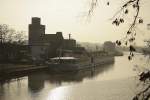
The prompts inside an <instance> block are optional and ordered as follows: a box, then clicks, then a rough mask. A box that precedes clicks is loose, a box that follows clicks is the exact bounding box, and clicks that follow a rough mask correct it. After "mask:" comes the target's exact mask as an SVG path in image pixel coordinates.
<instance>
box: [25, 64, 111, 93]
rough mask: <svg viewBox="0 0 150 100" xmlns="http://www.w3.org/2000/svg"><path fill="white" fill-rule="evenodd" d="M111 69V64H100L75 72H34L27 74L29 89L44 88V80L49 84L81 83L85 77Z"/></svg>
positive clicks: (36, 90)
mask: <svg viewBox="0 0 150 100" xmlns="http://www.w3.org/2000/svg"><path fill="white" fill-rule="evenodd" d="M111 69H113V64H109V65H102V66H98V67H95V68H92V69H86V70H80V71H76V72H66V73H60V74H58V73H57V74H54V73H53V74H51V73H50V72H48V71H46V72H36V73H33V74H30V75H28V88H29V91H32V92H38V91H41V90H42V89H43V88H44V85H45V81H47V82H49V84H55V85H57V86H62V85H63V83H67V84H70V83H75V84H76V83H81V82H82V81H83V80H84V79H85V78H88V79H92V78H94V77H96V76H97V75H99V74H102V73H104V72H106V71H109V70H111Z"/></svg>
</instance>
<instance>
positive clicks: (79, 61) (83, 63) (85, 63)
mask: <svg viewBox="0 0 150 100" xmlns="http://www.w3.org/2000/svg"><path fill="white" fill-rule="evenodd" d="M110 63H114V57H113V56H103V57H86V58H84V59H83V58H77V57H73V56H67V57H54V58H50V60H49V61H48V63H47V64H48V68H49V70H50V71H52V72H70V71H78V70H84V69H89V68H94V67H97V66H99V65H103V64H110Z"/></svg>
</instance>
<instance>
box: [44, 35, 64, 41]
mask: <svg viewBox="0 0 150 100" xmlns="http://www.w3.org/2000/svg"><path fill="white" fill-rule="evenodd" d="M60 39H63V37H62V36H60V35H57V34H45V35H44V36H43V40H44V41H46V42H48V41H56V40H60Z"/></svg>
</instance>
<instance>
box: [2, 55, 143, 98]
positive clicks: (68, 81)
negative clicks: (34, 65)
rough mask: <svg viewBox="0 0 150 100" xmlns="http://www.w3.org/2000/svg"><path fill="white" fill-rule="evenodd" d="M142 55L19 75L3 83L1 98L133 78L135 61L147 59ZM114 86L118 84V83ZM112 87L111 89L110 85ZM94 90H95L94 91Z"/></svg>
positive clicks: (39, 94)
mask: <svg viewBox="0 0 150 100" xmlns="http://www.w3.org/2000/svg"><path fill="white" fill-rule="evenodd" d="M139 56H140V55H139ZM139 56H137V58H138V59H137V58H136V57H135V58H134V60H133V61H130V62H129V61H128V59H127V57H128V55H125V56H123V57H115V63H114V64H110V65H105V66H104V65H102V66H98V67H96V68H95V69H88V70H82V71H78V72H70V73H62V74H52V73H51V72H49V71H43V72H41V71H40V72H35V73H32V74H28V75H25V76H24V77H22V76H17V77H19V78H16V77H15V78H12V79H10V80H9V81H6V82H4V83H3V84H1V86H0V100H46V99H47V97H48V95H49V93H50V92H51V91H53V90H55V88H56V89H58V90H59V88H58V87H64V86H65V85H67V86H69V85H71V86H72V84H73V85H74V84H79V85H80V84H83V83H86V82H87V83H90V82H91V83H93V82H94V83H95V82H97V83H102V82H98V81H104V80H113V79H123V78H127V77H131V76H133V75H135V73H134V72H133V64H135V63H136V64H137V63H140V64H142V62H144V61H145V60H144V59H145V58H143V60H141V59H139ZM106 83H107V82H106ZM122 83H124V82H121V84H122ZM115 84H116V83H114V85H115ZM83 85H84V84H83ZM109 85H110V84H109V83H108V84H107V86H105V84H104V85H103V86H102V85H98V87H96V86H95V84H91V85H90V87H91V89H92V88H93V87H95V88H94V89H96V88H99V86H101V87H102V89H108V86H109ZM75 86H76V85H75ZM115 86H116V87H117V85H115ZM109 87H110V88H111V86H109ZM79 88H81V89H79V90H77V91H75V93H77V92H78V91H83V92H84V90H82V89H84V87H83V88H82V87H79ZM85 88H87V89H86V90H85V91H87V90H88V88H89V87H85ZM94 89H92V90H93V91H94ZM117 89H118V90H120V91H122V90H123V89H124V88H121V87H118V88H117ZM68 91H69V92H68V93H71V92H70V91H72V90H71V88H68ZM120 91H119V92H120ZM66 92H67V90H66V89H64V90H63V93H66ZM99 92H100V91H98V92H97V93H99ZM112 92H114V91H112ZM54 93H55V92H54ZM58 93H60V92H58ZM61 93H62V92H61ZM91 93H92V92H91ZM105 93H106V92H105ZM102 94H103V91H102ZM122 94H123V93H122ZM61 95H63V94H61ZM75 95H76V94H75ZM87 95H88V93H87V94H85V96H87ZM92 95H93V94H92ZM98 95H99V94H97V96H98ZM110 97H112V96H110ZM57 100H58V99H57ZM73 100H77V99H73ZM97 100H99V99H97ZM101 100H104V99H101ZM126 100H127V99H126Z"/></svg>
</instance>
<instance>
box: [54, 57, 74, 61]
mask: <svg viewBox="0 0 150 100" xmlns="http://www.w3.org/2000/svg"><path fill="white" fill-rule="evenodd" d="M51 59H52V60H57V59H62V60H75V59H77V58H75V57H55V58H51Z"/></svg>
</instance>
